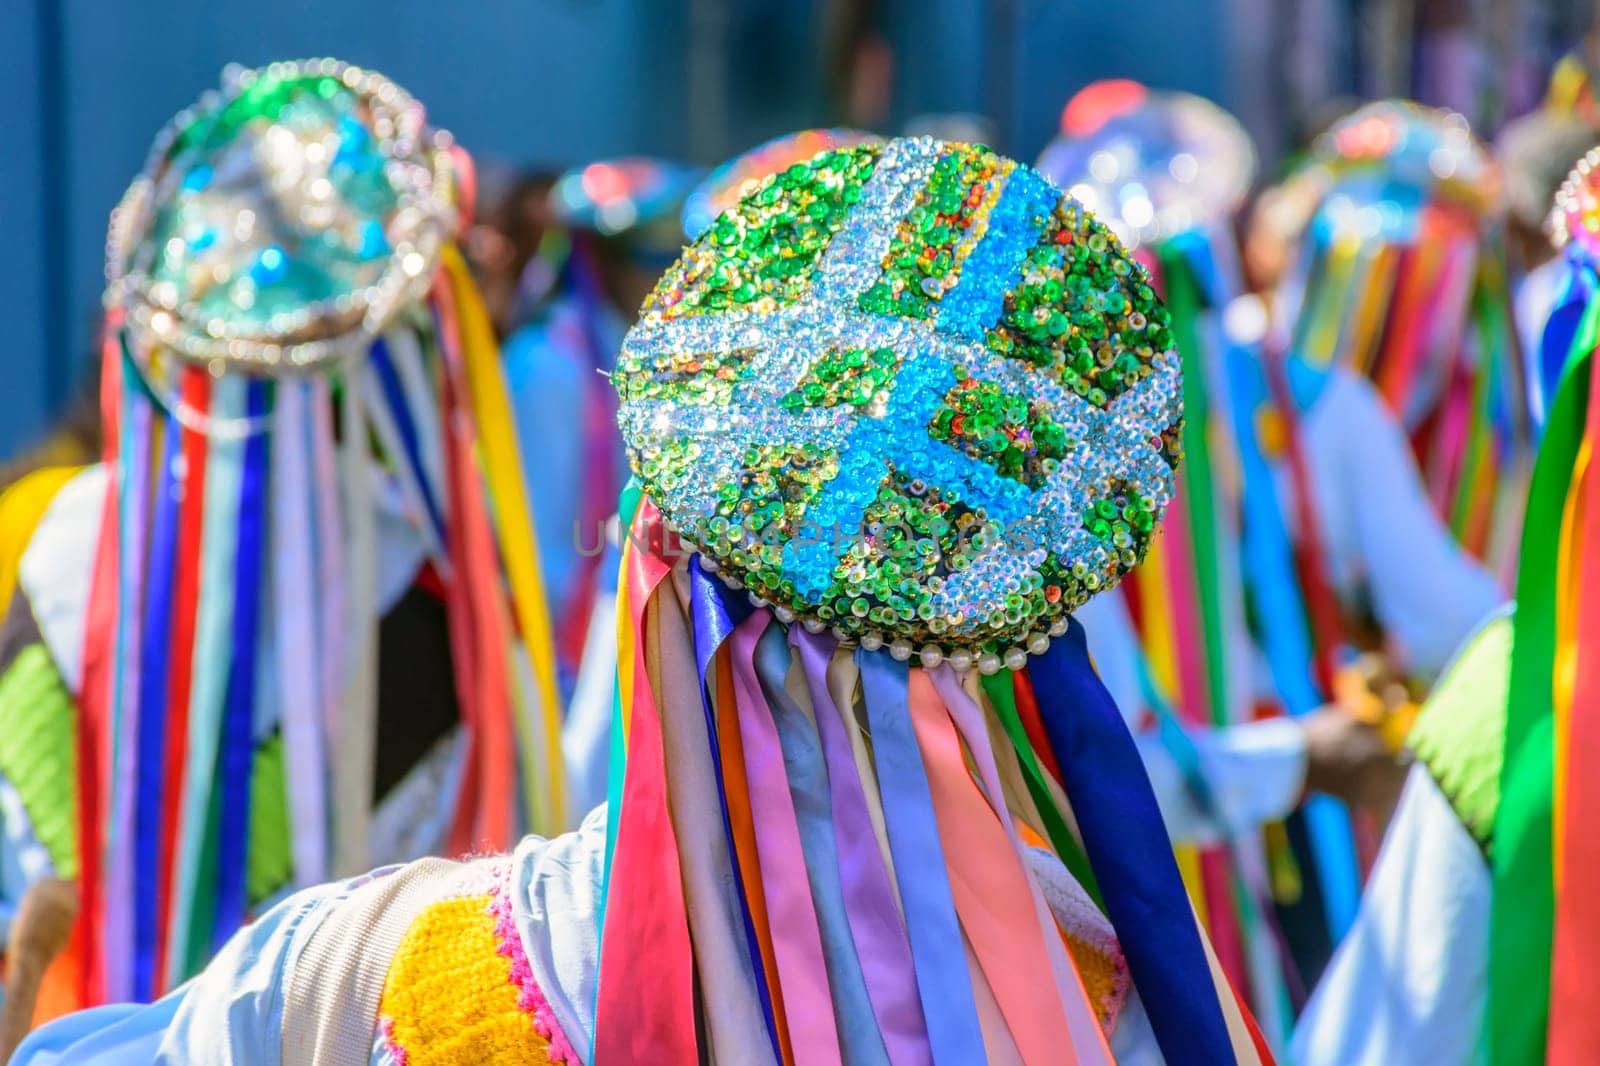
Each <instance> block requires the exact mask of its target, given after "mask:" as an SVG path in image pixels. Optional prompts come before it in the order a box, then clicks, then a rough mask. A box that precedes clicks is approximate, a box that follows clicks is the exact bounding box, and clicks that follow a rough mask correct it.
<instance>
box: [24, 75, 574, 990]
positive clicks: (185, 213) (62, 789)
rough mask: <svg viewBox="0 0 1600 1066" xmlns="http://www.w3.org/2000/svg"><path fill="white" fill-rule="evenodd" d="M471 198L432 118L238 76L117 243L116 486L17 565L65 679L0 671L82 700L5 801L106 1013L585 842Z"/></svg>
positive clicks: (41, 537) (414, 106)
mask: <svg viewBox="0 0 1600 1066" xmlns="http://www.w3.org/2000/svg"><path fill="white" fill-rule="evenodd" d="M470 201H471V168H470V161H469V160H468V158H467V156H466V155H465V154H464V153H463V152H461V151H460V150H459V149H457V148H456V147H455V146H454V145H453V143H452V141H451V139H450V138H449V136H448V135H447V134H445V133H443V132H442V131H437V130H434V129H432V128H430V127H429V126H428V125H427V123H426V121H425V118H424V113H423V108H422V105H421V104H420V103H418V102H417V101H416V100H415V99H413V98H412V97H411V96H410V95H409V94H407V93H406V92H405V90H403V89H402V88H400V87H399V86H397V85H395V84H394V83H393V82H391V81H389V80H387V79H386V78H384V77H382V76H381V75H378V74H375V73H372V72H370V71H364V70H361V69H359V68H356V67H352V66H348V65H346V64H343V63H340V62H336V61H333V60H327V59H319V60H310V61H305V62H293V63H277V64H273V65H271V66H268V67H265V68H263V69H260V70H230V71H229V72H228V73H227V74H226V75H225V78H224V84H223V86H222V88H221V89H220V90H219V91H214V92H210V93H207V94H206V95H204V96H203V97H201V98H200V99H199V100H198V101H197V102H196V103H195V104H194V105H193V106H192V107H190V108H189V109H187V110H185V111H184V112H182V113H181V114H180V115H178V116H177V118H175V119H174V120H173V122H172V123H171V124H170V125H169V126H168V127H167V128H166V129H165V130H164V131H163V132H162V133H161V134H160V136H159V137H158V138H157V139H156V141H155V144H154V146H153V148H152V150H151V153H150V156H149V159H148V162H147V163H146V166H145V168H144V171H143V172H142V173H141V174H140V176H139V177H138V178H137V179H136V180H135V181H134V182H133V184H132V186H131V187H130V188H129V189H128V191H127V194H126V195H125V196H124V198H123V200H122V202H121V204H120V205H119V206H118V208H117V209H116V211H115V212H114V214H113V216H112V220H111V228H110V236H109V240H108V262H107V273H108V286H107V290H106V306H107V320H108V321H107V326H106V330H105V334H104V365H103V374H102V381H103V385H102V413H103V418H104V422H105V440H106V447H105V454H104V462H103V463H101V464H100V465H98V466H96V467H91V468H90V469H89V470H87V471H86V472H84V473H82V474H78V475H76V476H75V477H73V478H71V479H70V480H69V481H67V482H66V485H65V487H64V488H62V489H60V491H59V492H57V493H56V496H55V499H54V501H53V503H52V504H51V505H50V507H49V509H48V510H46V511H45V512H44V515H43V519H42V522H41V524H40V526H39V528H38V530H37V531H36V532H35V534H34V536H33V538H32V543H30V544H29V546H28V548H27V549H26V550H25V552H24V555H23V558H22V561H21V564H20V570H21V573H22V576H23V580H22V582H21V583H20V584H19V586H18V592H17V594H16V596H15V597H14V599H13V609H14V611H15V610H23V609H25V608H27V607H29V606H31V608H32V613H33V615H34V616H35V617H36V618H37V630H38V631H42V638H43V645H42V646H43V647H44V648H45V649H46V650H47V651H48V652H49V653H50V656H49V657H48V658H46V659H42V660H41V659H40V658H38V657H32V658H30V657H29V656H30V654H31V653H30V652H29V650H28V649H29V648H35V649H36V648H37V647H39V645H37V644H26V643H25V644H24V645H23V646H21V654H20V655H18V651H19V647H18V646H15V645H13V646H8V648H7V651H6V655H7V661H6V662H5V663H3V664H0V668H3V669H5V670H8V671H11V672H13V673H14V672H15V671H17V670H19V669H23V668H30V669H32V668H39V667H40V666H41V664H44V665H47V666H49V667H51V669H49V670H46V671H45V672H44V673H43V674H41V675H40V677H41V678H46V679H48V678H49V677H50V675H51V674H54V675H55V677H54V683H56V684H59V685H61V686H62V687H63V689H64V690H65V691H68V692H70V693H72V696H73V698H72V700H71V701H69V702H67V703H66V704H64V705H63V707H64V709H62V710H60V711H59V715H60V716H61V717H59V718H57V717H52V715H55V714H57V712H55V711H51V710H48V709H45V705H44V704H41V703H40V702H39V701H37V700H36V699H31V698H30V697H27V695H26V693H25V692H24V690H22V689H18V688H17V686H16V685H12V686H11V687H9V688H6V689H4V690H0V715H8V716H21V718H20V719H15V718H14V719H11V720H12V721H13V722H14V724H15V723H16V722H17V721H27V722H30V723H32V727H33V728H34V729H36V730H40V731H41V732H38V733H35V734H30V735H31V736H32V738H33V739H31V740H29V741H28V743H29V744H30V745H32V746H31V747H28V748H26V749H18V752H17V753H16V758H15V759H13V760H10V761H7V760H0V770H3V772H4V773H5V774H6V776H7V778H8V779H9V780H10V782H11V784H12V785H13V786H14V787H16V788H17V789H18V790H19V791H20V792H21V794H22V797H23V806H24V808H25V809H26V810H27V813H28V815H29V816H30V819H32V820H33V824H34V826H35V831H36V832H37V834H38V838H39V840H40V842H41V844H43V845H44V850H45V852H46V853H47V854H46V855H44V856H43V860H44V861H42V862H39V861H30V863H29V864H28V865H27V866H26V867H25V868H28V869H34V870H39V871H40V872H41V874H43V873H54V874H56V875H58V876H60V877H63V878H67V879H75V880H76V881H77V883H78V887H79V893H80V896H81V899H82V906H81V908H80V914H79V923H78V931H77V932H78V935H77V938H76V940H75V942H74V944H73V948H72V952H71V954H72V958H73V961H74V962H75V963H76V964H77V965H78V966H79V967H80V969H81V981H80V984H79V989H78V991H79V994H80V996H81V999H82V1000H83V1001H86V1002H90V1003H94V1002H101V1001H104V1000H106V999H130V998H146V997H150V996H154V995H157V994H159V993H161V992H162V991H164V990H165V989H167V988H170V987H173V986H174V985H176V984H178V983H179V982H181V981H182V980H183V979H184V978H185V977H186V976H188V975H189V974H191V973H193V972H195V971H196V970H197V969H199V967H200V966H201V965H203V964H204V962H205V960H206V959H207V958H209V956H210V954H211V952H212V951H213V949H214V948H215V947H216V946H217V945H218V944H220V943H222V942H223V940H225V938H226V937H227V936H228V935H229V934H230V933H232V932H233V930H234V929H235V928H237V927H238V925H239V924H240V923H241V922H242V921H244V920H245V918H246V917H247V915H249V914H251V913H253V912H254V909H255V908H256V906H257V905H258V904H260V903H262V902H263V901H265V900H267V899H269V898H271V897H273V896H275V895H276V894H278V893H279V892H281V891H282V890H283V889H285V888H287V887H291V886H296V885H307V884H315V883H317V882H319V881H322V880H324V879H326V878H327V877H328V876H330V875H332V874H335V873H339V872H342V871H351V870H360V869H365V868H367V867H369V866H370V865H372V864H374V863H377V862H382V861H395V860H405V859H410V858H413V857H416V856H417V855H420V854H426V853H428V852H430V851H434V850H438V849H441V848H445V847H453V848H466V847H471V846H478V845H483V844H488V845H491V846H509V845H510V844H511V843H512V842H513V841H514V840H515V839H516V838H517V837H518V836H519V835H520V834H521V833H522V832H524V831H526V830H527V829H528V828H530V827H533V826H540V827H544V828H545V830H546V831H554V830H556V829H560V828H563V827H564V826H565V825H566V824H567V822H566V815H565V812H564V811H563V799H562V788H561V775H560V762H559V746H558V737H557V734H556V727H557V725H558V723H559V713H560V711H559V707H558V706H557V704H556V698H555V689H554V685H553V677H552V668H551V652H550V649H549V639H550V638H549V632H548V625H547V623H546V621H545V619H544V610H545V608H544V604H543V593H542V590H541V588H540V577H539V569H538V562H537V554H536V551H535V549H534V547H533V544H532V539H531V527H530V521H529V514H528V505H527V500H526V497H525V494H524V489H523V479H522V474H521V469H520V460H519V458H518V455H517V449H516V440H515V436H514V430H513V428H512V423H511V420H510V417H509V410H508V407H507V403H506V399H505V389H504V385H503V382H502V381H501V380H500V373H501V371H500V367H499V363H498V358H497V354H496V350H495V345H494V340H493V336H492V332H491V331H490V328H489V326H488V323H487V321H486V318H485V315H484V312H483V308H482V305H481V303H480V301H479V298H478V295H477V293H476V290H475V289H474V287H473V285H472V282H471V280H470V278H469V277H468V275H467V273H466V270H465V268H464V266H463V264H462V259H461V256H460V254H459V253H458V251H457V249H456V245H455V239H456V235H457V233H458V232H459V231H460V229H461V227H462V225H463V220H464V218H465V217H466V216H467V215H468V214H469V213H470V210H471V203H470ZM74 517H75V518H76V521H77V522H78V523H79V528H87V529H91V530H97V531H98V534H99V535H98V537H97V540H91V541H90V542H89V545H90V546H91V547H90V550H86V551H84V550H80V551H79V552H78V553H77V554H75V555H73V556H71V557H66V556H64V555H63V553H62V552H61V551H60V550H59V549H56V550H54V551H52V546H51V543H49V542H50V540H51V539H52V538H53V537H56V536H58V535H59V533H60V529H61V528H62V527H63V525H64V524H68V521H69V520H70V519H73V518H74ZM80 539H81V537H80ZM95 543H98V548H97V549H93V548H92V545H93V544H95ZM30 577H31V578H33V579H34V580H33V581H31V582H30V580H29V579H30ZM30 598H31V601H32V602H31V604H30V603H27V602H25V601H26V600H28V599H30ZM380 620H381V625H380ZM74 642H77V643H76V644H75V643H74ZM29 664H32V666H31V667H30V665H29ZM8 676H10V675H8ZM30 676H31V675H30ZM38 683H39V684H45V683H46V681H45V680H40V681H39V682H38ZM27 691H29V692H31V691H32V690H27ZM514 711H515V713H514ZM53 747H58V748H61V749H62V750H61V751H59V752H55V753H54V754H52V752H51V750H50V749H51V748H53ZM69 756H71V757H73V758H75V767H74V769H75V783H74V780H73V777H72V776H67V775H61V779H60V780H59V781H58V782H56V783H53V784H47V785H41V784H40V783H39V782H38V781H36V780H35V778H37V776H38V775H37V774H35V773H34V772H33V768H34V767H35V766H36V765H50V764H51V763H50V762H49V760H50V759H52V758H54V759H66V758H68V757H69ZM41 788H43V789H44V791H40V789H41ZM52 790H53V791H52ZM52 819H57V820H60V819H64V821H59V823H58V822H57V821H52ZM51 825H56V826H57V828H56V829H48V830H47V828H46V827H47V826H51Z"/></svg>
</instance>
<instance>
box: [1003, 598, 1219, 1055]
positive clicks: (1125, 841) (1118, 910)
mask: <svg viewBox="0 0 1600 1066" xmlns="http://www.w3.org/2000/svg"><path fill="white" fill-rule="evenodd" d="M1029 672H1030V673H1031V674H1032V675H1033V681H1034V691H1035V694H1036V695H1037V697H1038V700H1039V709H1040V711H1041V713H1042V716H1043V719H1044V725H1045V730H1046V732H1047V733H1048V734H1049V735H1050V744H1051V747H1053V748H1054V749H1055V754H1056V759H1057V760H1058V762H1060V764H1061V774H1062V784H1063V785H1064V786H1065V788H1066V791H1067V795H1068V797H1069V799H1070V801H1071V802H1072V805H1073V813H1074V814H1075V815H1076V816H1077V820H1078V828H1079V831H1080V833H1081V834H1082V836H1083V844H1084V850H1085V851H1086V852H1088V855H1089V861H1090V863H1091V864H1093V866H1094V869H1095V874H1096V876H1097V877H1098V879H1099V882H1100V886H1101V890H1102V891H1103V892H1104V893H1105V899H1106V910H1107V914H1108V915H1109V916H1110V918H1111V922H1112V925H1113V926H1114V927H1115V928H1116V931H1117V938H1118V940H1119V941H1120V942H1121V945H1122V951H1123V954H1124V955H1125V956H1126V957H1127V960H1128V969H1129V971H1130V972H1131V973H1132V975H1133V980H1134V985H1135V987H1137V988H1138V990H1139V995H1140V998H1141V999H1142V1000H1143V1002H1144V1006H1145V1011H1146V1013H1147V1014H1148V1015H1149V1017H1150V1025H1151V1028H1152V1029H1153V1030H1154V1032H1155V1036H1156V1040H1157V1042H1158V1043H1159V1044H1160V1046H1161V1052H1162V1054H1163V1056H1165V1058H1166V1060H1167V1062H1168V1063H1170V1064H1172V1066H1184V1064H1186V1063H1193V1064H1196V1066H1200V1064H1215V1063H1227V1062H1233V1061H1236V1051H1237V1049H1236V1048H1235V1047H1234V1045H1233V1041H1232V1040H1231V1039H1230V1037H1229V1034H1228V1028H1227V1024H1226V1023H1225V1021H1224V1020H1223V1014H1222V1009H1221V1007H1220V1004H1219V999H1220V997H1219V995H1218V989H1217V987H1216V986H1215V985H1214V983H1213V980H1212V976H1211V970H1210V964H1209V962H1208V961H1207V955H1206V948H1205V945H1204V943H1203V940H1202V934H1201V932H1200V930H1199V928H1198V926H1197V924H1196V922H1195V920H1194V912H1193V911H1192V910H1191V909H1190V906H1189V900H1188V897H1187V896H1186V895H1185V893H1184V888H1183V883H1182V881H1181V880H1180V879H1179V877H1178V869H1177V864H1176V863H1175V862H1174V860H1173V858H1172V848H1171V844H1170V843H1169V842H1168V840H1167V835H1166V828H1165V826H1164V825H1163V824H1162V821H1161V813H1160V811H1159V809H1158V808H1157V807H1156V802H1155V795H1154V793H1152V792H1151V790H1150V782H1149V779H1148V778H1146V777H1145V773H1144V764H1143V763H1142V762H1141V761H1140V758H1139V752H1138V749H1137V748H1136V747H1135V746H1134V744H1133V738H1132V737H1131V736H1130V735H1129V734H1128V728H1127V726H1126V724H1124V722H1123V719H1122V714H1121V712H1120V711H1119V710H1118V709H1117V706H1116V704H1115V703H1114V702H1113V701H1112V699H1111V697H1110V695H1109V694H1108V693H1107V692H1106V691H1105V688H1104V686H1103V685H1101V683H1100V679H1099V678H1098V677H1097V676H1096V675H1095V673H1094V668H1093V667H1092V666H1091V665H1090V664H1089V656H1088V650H1087V647H1086V645H1085V643H1084V636H1083V627H1082V626H1080V625H1078V624H1077V622H1076V621H1074V622H1073V624H1072V627H1071V629H1070V630H1069V631H1068V633H1067V635H1066V636H1065V637H1063V638H1061V639H1058V640H1056V641H1055V642H1054V643H1052V644H1051V646H1050V649H1049V650H1048V651H1047V652H1046V653H1045V654H1044V655H1040V656H1036V657H1034V659H1033V660H1032V661H1031V662H1030V664H1029Z"/></svg>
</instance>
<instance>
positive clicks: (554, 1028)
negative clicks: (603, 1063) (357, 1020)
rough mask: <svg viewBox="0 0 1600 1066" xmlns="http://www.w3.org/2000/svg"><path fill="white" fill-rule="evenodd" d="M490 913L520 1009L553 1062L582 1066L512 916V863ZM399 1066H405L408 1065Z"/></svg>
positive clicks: (501, 876)
mask: <svg viewBox="0 0 1600 1066" xmlns="http://www.w3.org/2000/svg"><path fill="white" fill-rule="evenodd" d="M489 913H490V914H491V915H493V916H494V934H495V939H497V940H499V941H500V946H499V948H498V949H497V950H498V951H499V952H500V954H502V955H504V956H505V957H506V958H508V959H510V960H511V983H512V984H514V985H516V986H517V992H518V998H517V1007H518V1008H519V1009H521V1010H522V1012H523V1013H525V1014H527V1015H529V1016H530V1018H531V1019H532V1021H533V1029H534V1032H536V1033H538V1034H539V1035H540V1036H542V1037H544V1038H545V1039H546V1040H548V1041H549V1042H550V1048H549V1057H550V1061H551V1062H565V1063H570V1064H571V1066H583V1060H582V1059H580V1058H579V1057H578V1053H577V1052H576V1051H574V1050H573V1049H572V1044H571V1043H569V1042H568V1040H567V1035H566V1034H565V1033H563V1032H562V1031H561V1025H560V1023H558V1022H557V1021H556V1016H555V1011H553V1010H551V1009H550V1001H549V1000H547V999H545V998H544V992H543V991H542V990H541V989H540V988H539V983H538V982H537V981H535V980H534V977H533V966H532V965H531V964H530V963H529V962H528V953H527V952H526V951H525V950H523V947H522V933H521V932H520V931H519V930H518V929H517V923H516V919H515V918H514V917H513V916H512V913H511V863H509V862H507V863H506V864H505V865H504V866H503V868H502V869H501V871H500V873H499V875H498V876H497V877H496V878H495V882H494V887H493V888H492V889H490V891H489ZM399 1066H405V1063H404V1062H402V1063H400V1064H399Z"/></svg>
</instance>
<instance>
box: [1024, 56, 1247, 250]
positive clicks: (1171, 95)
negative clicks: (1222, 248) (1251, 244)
mask: <svg viewBox="0 0 1600 1066" xmlns="http://www.w3.org/2000/svg"><path fill="white" fill-rule="evenodd" d="M1102 85H1106V86H1107V88H1112V87H1114V88H1116V89H1117V90H1118V91H1117V92H1116V93H1115V94H1109V93H1107V94H1103V95H1104V96H1105V97H1106V99H1105V101H1104V106H1102V107H1101V108H1098V109H1096V110H1093V111H1091V110H1089V109H1088V108H1087V106H1086V104H1085V103H1080V101H1086V102H1094V101H1095V100H1096V98H1097V96H1098V95H1102V94H1097V92H1096V90H1097V89H1099V88H1100V87H1101V86H1102ZM1065 114H1066V115H1067V116H1069V117H1070V118H1071V119H1072V122H1071V128H1070V129H1068V130H1067V131H1066V132H1065V134H1064V135H1063V136H1061V137H1059V138H1057V139H1056V140H1054V141H1052V142H1051V143H1050V144H1049V145H1048V146H1047V147H1046V148H1045V150H1044V153H1043V154H1042V155H1040V157H1039V163H1038V167H1039V171H1040V172H1041V173H1042V174H1044V175H1045V177H1047V178H1049V179H1050V180H1051V181H1053V182H1055V183H1056V184H1057V185H1059V186H1060V187H1061V188H1063V189H1066V190H1067V191H1068V192H1069V193H1070V194H1071V195H1072V196H1073V197H1074V198H1075V199H1077V200H1078V201H1079V202H1080V203H1082V204H1083V205H1084V206H1085V207H1087V208H1088V209H1089V210H1091V211H1093V212H1094V213H1095V217H1097V218H1099V219H1100V220H1101V221H1103V222H1104V223H1105V224H1106V225H1108V226H1110V227H1111V228H1112V229H1113V230H1115V231H1116V233H1117V236H1119V237H1121V238H1122V240H1123V242H1124V243H1126V244H1128V245H1130V246H1138V245H1148V244H1154V243H1159V242H1160V241H1163V240H1166V239H1168V238H1171V237H1173V236H1176V235H1177V234H1179V233H1183V232H1186V231H1188V230H1191V229H1194V228H1196V227H1199V226H1204V225H1206V224H1208V223H1211V222H1214V221H1216V220H1218V219H1224V218H1228V217H1229V216H1231V215H1232V214H1233V213H1234V212H1235V211H1237V210H1238V209H1239V207H1240V206H1241V205H1242V204H1243V203H1244V200H1245V197H1246V195H1247V194H1248V193H1249V192H1250V184H1251V182H1252V181H1254V180H1255V172H1256V153H1255V148H1254V147H1253V146H1252V145H1251V143H1250V135H1249V134H1248V133H1246V132H1245V130H1244V127H1243V126H1241V125H1239V122H1238V120H1236V119H1235V118H1234V117H1233V116H1232V115H1230V114H1228V113H1227V112H1226V111H1224V110H1222V108H1220V107H1218V106H1217V105H1216V104H1213V103H1211V102H1210V101H1209V100H1205V99H1202V98H1201V97H1198V96H1193V95H1191V94H1189V93H1177V92H1151V91H1149V90H1146V89H1144V87H1143V86H1140V85H1138V84H1137V83H1123V82H1115V83H1110V84H1109V85H1107V83H1096V84H1095V85H1091V86H1089V87H1088V88H1087V89H1084V90H1083V92H1081V93H1079V94H1078V96H1077V97H1074V98H1073V101H1072V102H1071V103H1069V104H1068V105H1067V110H1066V112H1065ZM1063 124H1064V125H1066V123H1065V121H1064V123H1063Z"/></svg>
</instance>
